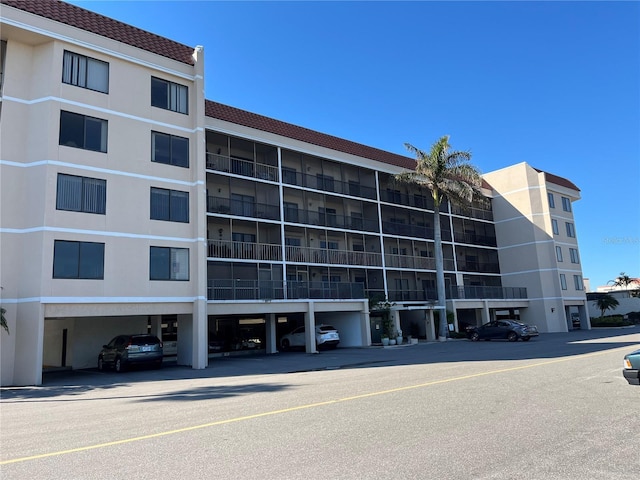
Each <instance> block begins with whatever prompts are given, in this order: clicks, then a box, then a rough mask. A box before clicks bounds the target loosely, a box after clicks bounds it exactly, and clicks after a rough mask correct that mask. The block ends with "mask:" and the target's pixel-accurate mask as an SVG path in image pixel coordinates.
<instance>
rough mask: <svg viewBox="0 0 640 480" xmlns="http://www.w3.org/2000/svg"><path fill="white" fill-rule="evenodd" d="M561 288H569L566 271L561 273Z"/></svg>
mask: <svg viewBox="0 0 640 480" xmlns="http://www.w3.org/2000/svg"><path fill="white" fill-rule="evenodd" d="M560 288H562V290H566V289H567V276H566V275H565V274H564V273H561V274H560Z"/></svg>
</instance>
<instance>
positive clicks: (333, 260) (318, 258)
mask: <svg viewBox="0 0 640 480" xmlns="http://www.w3.org/2000/svg"><path fill="white" fill-rule="evenodd" d="M285 252H286V253H285V255H286V260H287V261H288V262H297V263H329V264H333V265H358V266H369V267H379V266H382V255H381V254H379V253H373V252H355V251H350V250H334V249H326V248H311V247H297V246H291V245H287V246H286V250H285Z"/></svg>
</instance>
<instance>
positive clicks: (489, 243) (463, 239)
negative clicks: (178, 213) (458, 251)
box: [453, 225, 497, 247]
mask: <svg viewBox="0 0 640 480" xmlns="http://www.w3.org/2000/svg"><path fill="white" fill-rule="evenodd" d="M454 230H455V225H454ZM453 237H454V239H455V241H456V242H458V243H467V244H469V245H482V246H486V247H495V246H496V245H497V243H496V237H495V236H493V237H490V236H487V235H480V234H476V233H470V232H466V233H461V232H457V231H456V232H454V234H453Z"/></svg>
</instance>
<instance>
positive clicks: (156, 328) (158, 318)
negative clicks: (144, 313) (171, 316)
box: [149, 315, 162, 340]
mask: <svg viewBox="0 0 640 480" xmlns="http://www.w3.org/2000/svg"><path fill="white" fill-rule="evenodd" d="M149 320H150V322H151V332H150V333H151V335H155V336H156V337H158V338H159V339H160V340H162V315H150V316H149Z"/></svg>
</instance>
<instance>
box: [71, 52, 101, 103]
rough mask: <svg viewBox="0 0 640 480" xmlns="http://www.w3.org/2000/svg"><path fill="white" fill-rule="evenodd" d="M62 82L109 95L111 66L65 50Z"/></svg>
mask: <svg viewBox="0 0 640 480" xmlns="http://www.w3.org/2000/svg"><path fill="white" fill-rule="evenodd" d="M62 82H63V83H68V84H69V85H76V86H78V87H82V88H88V89H89V90H96V91H98V92H103V93H109V64H108V63H107V62H103V61H101V60H96V59H95V58H90V57H85V56H84V55H78V54H77V53H71V52H68V51H66V50H65V52H64V56H63V58H62Z"/></svg>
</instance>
